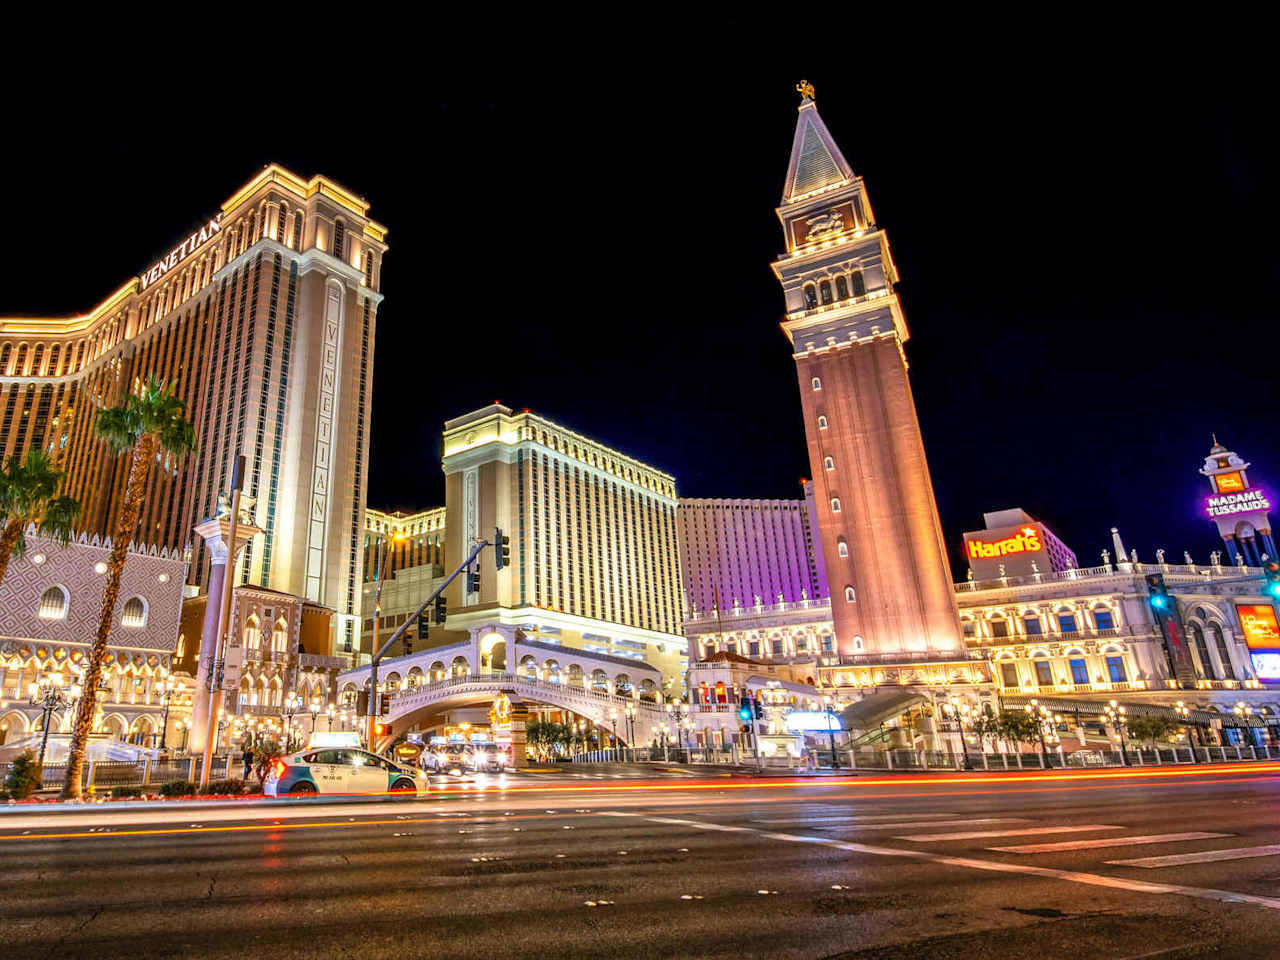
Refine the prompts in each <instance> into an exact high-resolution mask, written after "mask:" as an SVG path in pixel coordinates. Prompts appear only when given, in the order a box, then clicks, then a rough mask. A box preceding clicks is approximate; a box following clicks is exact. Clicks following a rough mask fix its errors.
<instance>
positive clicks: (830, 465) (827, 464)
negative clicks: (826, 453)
mask: <svg viewBox="0 0 1280 960" xmlns="http://www.w3.org/2000/svg"><path fill="white" fill-rule="evenodd" d="M822 468H823V469H824V470H834V469H835V468H836V461H835V458H834V457H823V458H822Z"/></svg>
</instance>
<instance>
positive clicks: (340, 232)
mask: <svg viewBox="0 0 1280 960" xmlns="http://www.w3.org/2000/svg"><path fill="white" fill-rule="evenodd" d="M345 230H346V224H344V223H343V222H342V221H341V220H336V221H334V224H333V250H332V251H331V252H332V253H333V255H334V256H335V257H337V258H338V259H339V260H341V259H342V241H343V240H344V239H345V237H346V234H345Z"/></svg>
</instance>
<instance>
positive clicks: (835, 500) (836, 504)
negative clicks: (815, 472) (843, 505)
mask: <svg viewBox="0 0 1280 960" xmlns="http://www.w3.org/2000/svg"><path fill="white" fill-rule="evenodd" d="M831 512H832V513H839V512H840V498H839V497H832V498H831Z"/></svg>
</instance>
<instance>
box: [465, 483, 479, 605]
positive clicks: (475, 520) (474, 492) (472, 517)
mask: <svg viewBox="0 0 1280 960" xmlns="http://www.w3.org/2000/svg"><path fill="white" fill-rule="evenodd" d="M462 534H463V540H462V556H464V557H465V556H466V555H467V554H468V553H469V552H470V551H471V547H472V545H473V544H474V543H475V538H476V537H478V536H479V535H480V471H479V470H477V469H476V468H475V467H472V468H471V469H470V470H468V471H466V473H464V474H463V475H462ZM479 565H480V561H479V560H477V561H476V569H479ZM467 582H468V583H469V582H470V580H468V581H467ZM466 597H467V601H466V602H467V605H470V604H473V603H479V602H480V594H479V593H477V592H475V591H472V590H468V591H466Z"/></svg>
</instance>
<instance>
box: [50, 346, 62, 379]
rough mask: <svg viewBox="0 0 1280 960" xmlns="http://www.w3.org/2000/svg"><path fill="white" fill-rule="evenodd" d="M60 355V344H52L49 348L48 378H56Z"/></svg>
mask: <svg viewBox="0 0 1280 960" xmlns="http://www.w3.org/2000/svg"><path fill="white" fill-rule="evenodd" d="M61 354H62V347H61V345H60V344H56V343H55V344H54V345H53V346H52V347H50V348H49V376H51V377H56V376H57V375H58V359H59V358H60V356H61Z"/></svg>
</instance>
